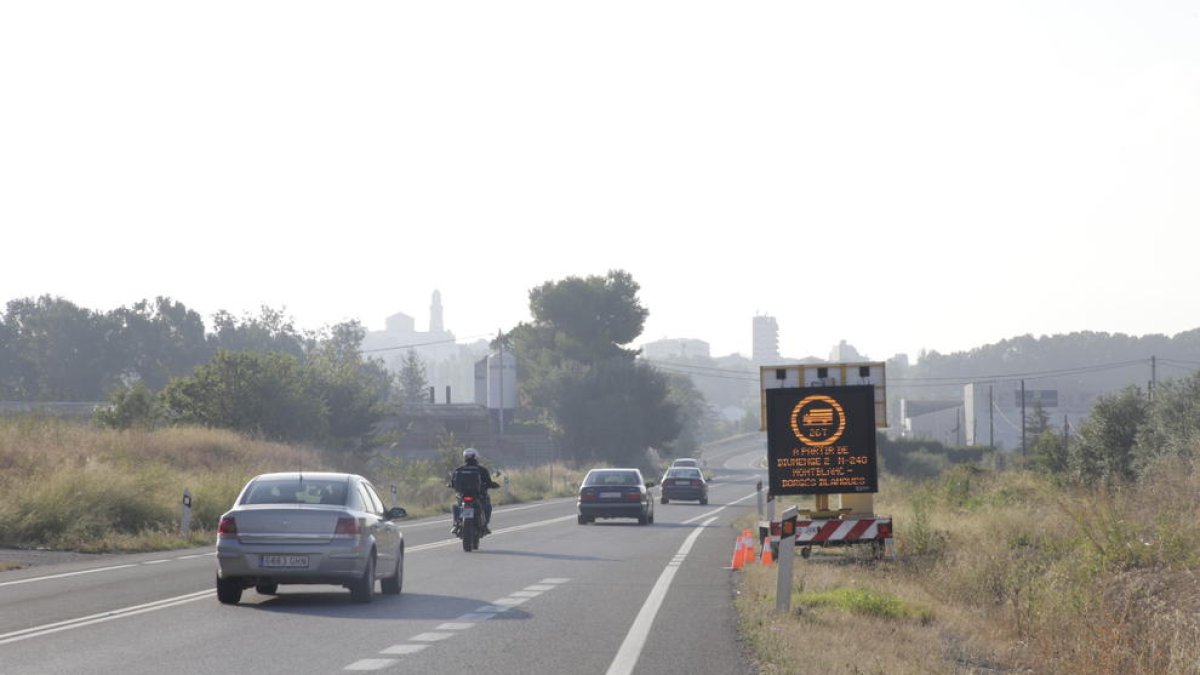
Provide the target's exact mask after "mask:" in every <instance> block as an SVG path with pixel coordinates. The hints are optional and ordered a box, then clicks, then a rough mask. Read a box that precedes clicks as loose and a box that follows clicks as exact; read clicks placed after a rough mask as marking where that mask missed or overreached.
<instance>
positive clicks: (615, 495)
mask: <svg viewBox="0 0 1200 675" xmlns="http://www.w3.org/2000/svg"><path fill="white" fill-rule="evenodd" d="M620 498H621V493H620V492H601V493H600V499H620Z"/></svg>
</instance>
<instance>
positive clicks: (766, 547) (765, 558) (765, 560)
mask: <svg viewBox="0 0 1200 675" xmlns="http://www.w3.org/2000/svg"><path fill="white" fill-rule="evenodd" d="M774 563H775V558H774V557H773V556H772V555H771V537H769V536H767V537H763V552H762V564H764V565H773V564H774Z"/></svg>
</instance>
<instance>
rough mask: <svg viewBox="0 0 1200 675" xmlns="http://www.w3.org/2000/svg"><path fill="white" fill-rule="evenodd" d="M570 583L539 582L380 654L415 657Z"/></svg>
mask: <svg viewBox="0 0 1200 675" xmlns="http://www.w3.org/2000/svg"><path fill="white" fill-rule="evenodd" d="M568 581H570V579H562V578H557V577H556V578H553V579H542V580H541V581H539V582H538V583H536V584H530V585H529V586H526V587H525V590H522V591H516V592H514V593H511V594H509V595H508V596H507V597H503V598H500V599H499V600H495V601H493V602H492V604H490V605H484V606H482V607H477V608H475V611H473V612H468V613H466V614H463V615H462V616H460V617H458V619H456V620H455V621H449V622H446V623H443V624H441V625H439V626H438V627H437V628H435V629H434V630H433V631H432V632H428V633H419V634H417V635H414V636H412V637H411V638H409V639H408V642H405V643H401V644H398V645H392V646H391V647H388V648H386V649H383V650H381V651H380V652H379V653H380V654H382V655H385V656H404V655H407V654H416V653H418V652H420V651H422V650H424V649H425V648H427V647H429V646H430V645H432V644H433V643H435V642H442V641H443V640H449V639H450V638H452V637H454V636H455V635H461V634H462V633H463V632H465V631H467V630H470V629H471V628H473V627H474V626H475V624H477V623H479V622H481V621H487V620H488V619H491V618H493V617H496V616H499V615H501V614H503V613H505V612H507V611H508V610H510V609H512V608H513V607H516V606H517V605H520V604H523V603H525V602H528V601H529V599H530V598H534V597H537V596H539V595H541V594H543V593H545V592H546V591H550V590H554V589H555V588H558V587H559V585H561V584H565V583H567V582H568ZM400 662H401V661H400V659H378V658H376V659H362V660H361V661H355V662H354V663H351V664H350V665H348V666H346V668H345V669H346V670H383V669H384V668H390V667H391V666H394V665H396V664H398V663H400Z"/></svg>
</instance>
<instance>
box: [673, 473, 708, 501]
mask: <svg viewBox="0 0 1200 675" xmlns="http://www.w3.org/2000/svg"><path fill="white" fill-rule="evenodd" d="M672 499H676V500H679V499H683V500H688V501H691V500H695V501H698V502H700V503H701V504H707V503H708V482H707V481H705V480H704V474H703V473H702V472H701V471H700V469H691V468H687V467H682V468H681V467H672V468H670V469H667V473H666V475H664V476H663V479H662V503H664V504H667V503H669V502H670V501H671V500H672Z"/></svg>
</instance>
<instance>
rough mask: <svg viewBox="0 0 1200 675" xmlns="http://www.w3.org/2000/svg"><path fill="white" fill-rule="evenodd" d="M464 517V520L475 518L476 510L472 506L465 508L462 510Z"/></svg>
mask: <svg viewBox="0 0 1200 675" xmlns="http://www.w3.org/2000/svg"><path fill="white" fill-rule="evenodd" d="M462 517H463V518H474V517H475V509H473V508H471V507H470V506H464V507H463V509H462Z"/></svg>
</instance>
